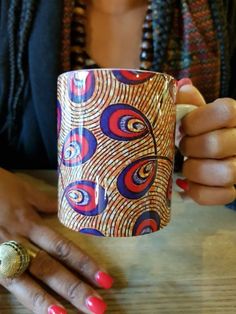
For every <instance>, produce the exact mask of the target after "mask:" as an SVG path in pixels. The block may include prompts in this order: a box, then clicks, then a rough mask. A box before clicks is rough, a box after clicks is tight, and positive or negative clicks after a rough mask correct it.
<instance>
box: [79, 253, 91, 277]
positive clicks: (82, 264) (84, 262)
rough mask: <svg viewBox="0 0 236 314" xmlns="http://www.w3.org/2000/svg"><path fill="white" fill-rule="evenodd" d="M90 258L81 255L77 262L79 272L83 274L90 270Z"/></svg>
mask: <svg viewBox="0 0 236 314" xmlns="http://www.w3.org/2000/svg"><path fill="white" fill-rule="evenodd" d="M90 262H91V260H90V258H89V256H88V255H85V254H82V255H81V257H80V258H79V261H78V268H79V270H80V272H82V273H85V272H86V271H87V270H88V269H89V268H90Z"/></svg>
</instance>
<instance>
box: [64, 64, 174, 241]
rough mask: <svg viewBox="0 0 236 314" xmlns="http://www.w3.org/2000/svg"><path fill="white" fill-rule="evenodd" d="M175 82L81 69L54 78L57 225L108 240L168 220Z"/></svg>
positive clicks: (155, 227) (124, 72) (150, 75)
mask: <svg viewBox="0 0 236 314" xmlns="http://www.w3.org/2000/svg"><path fill="white" fill-rule="evenodd" d="M174 96H175V83H174V82H173V80H172V78H170V77H169V76H168V75H166V74H156V73H153V72H145V71H138V70H137V71H136V70H114V69H113V70H105V69H95V70H81V71H73V72H68V73H64V74H62V75H60V77H59V79H58V157H59V158H58V160H59V164H58V197H59V212H58V216H59V219H60V221H61V222H62V223H63V224H64V225H65V226H66V227H68V228H71V229H72V230H75V231H78V232H81V233H84V234H90V235H96V236H101V237H103V236H111V237H128V236H138V235H143V234H147V233H150V232H155V231H157V230H159V229H160V228H162V227H164V226H165V225H167V223H168V222H169V220H170V197H171V176H172V169H173V158H174V128H175V105H174Z"/></svg>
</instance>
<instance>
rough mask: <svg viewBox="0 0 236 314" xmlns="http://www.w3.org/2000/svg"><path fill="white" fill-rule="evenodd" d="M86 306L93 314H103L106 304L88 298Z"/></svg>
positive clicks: (95, 298)
mask: <svg viewBox="0 0 236 314" xmlns="http://www.w3.org/2000/svg"><path fill="white" fill-rule="evenodd" d="M86 306H87V308H88V309H89V310H90V311H91V312H92V313H93V314H103V313H105V311H106V308H107V305H106V303H105V302H104V301H103V300H102V299H99V298H97V297H88V298H87V299H86Z"/></svg>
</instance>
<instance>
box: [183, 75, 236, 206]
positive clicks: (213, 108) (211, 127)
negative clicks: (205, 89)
mask: <svg viewBox="0 0 236 314" xmlns="http://www.w3.org/2000/svg"><path fill="white" fill-rule="evenodd" d="M186 83H187V84H185V85H182V86H181V84H180V87H179V91H178V94H177V104H180V103H185V104H186V103H188V104H194V105H197V106H199V108H197V109H196V110H193V111H192V112H191V113H189V114H188V115H186V116H185V117H184V118H183V119H182V123H181V131H182V133H183V135H184V136H183V138H182V140H181V141H180V151H181V153H182V154H183V155H184V156H186V157H187V159H186V160H185V161H184V164H183V176H184V177H185V178H186V179H184V180H182V179H178V180H177V184H178V185H179V186H180V187H182V188H183V189H184V191H185V194H186V195H188V196H190V197H191V198H192V199H193V200H194V201H196V202H197V203H199V204H202V205H216V204H227V203H229V202H232V201H234V200H235V198H236V192H235V187H234V184H236V157H235V156H236V128H235V127H236V101H235V100H234V99H231V98H219V99H217V100H215V101H213V102H212V103H210V104H205V101H204V99H203V97H202V95H201V94H200V92H199V91H198V90H197V89H196V88H195V87H194V86H192V85H191V84H188V81H186Z"/></svg>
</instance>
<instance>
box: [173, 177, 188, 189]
mask: <svg viewBox="0 0 236 314" xmlns="http://www.w3.org/2000/svg"><path fill="white" fill-rule="evenodd" d="M176 184H177V185H178V187H180V188H181V189H182V190H184V191H187V190H188V189H189V184H188V181H187V180H183V179H177V180H176Z"/></svg>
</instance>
